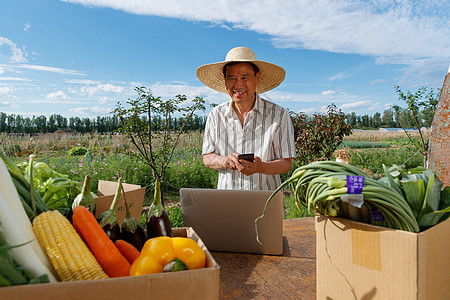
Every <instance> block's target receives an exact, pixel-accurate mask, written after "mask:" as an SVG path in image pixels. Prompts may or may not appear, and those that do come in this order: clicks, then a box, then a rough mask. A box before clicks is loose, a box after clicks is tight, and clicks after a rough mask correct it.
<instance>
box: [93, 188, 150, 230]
mask: <svg viewBox="0 0 450 300" xmlns="http://www.w3.org/2000/svg"><path fill="white" fill-rule="evenodd" d="M122 186H123V189H124V191H125V197H126V199H127V204H128V209H129V210H130V214H131V215H132V216H133V217H135V218H136V220H138V221H139V220H140V216H141V214H142V205H143V203H144V196H145V187H144V188H141V186H140V185H135V184H128V183H123V184H122ZM97 190H98V191H97V195H98V197H97V198H95V205H96V209H95V216H96V217H98V216H99V215H100V214H101V213H103V212H104V211H106V210H108V209H109V208H110V207H111V203H112V201H113V199H114V196H115V194H116V191H117V182H112V181H105V180H99V181H98V188H97ZM125 214H126V210H125V202H124V200H123V194H122V193H121V194H120V199H119V204H118V206H117V220H118V222H119V225H120V224H122V222H123V219H125Z"/></svg>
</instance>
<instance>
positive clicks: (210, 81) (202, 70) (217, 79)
mask: <svg viewBox="0 0 450 300" xmlns="http://www.w3.org/2000/svg"><path fill="white" fill-rule="evenodd" d="M233 61H234V62H239V61H240V62H252V63H254V64H255V65H256V66H257V67H258V68H259V81H258V85H257V86H256V93H258V94H261V93H264V92H267V91H270V90H272V89H274V88H276V87H277V86H279V85H280V84H281V83H282V82H283V80H284V77H285V76H286V71H285V70H284V69H283V68H282V67H280V66H277V65H274V64H272V63H269V62H265V61H261V60H253V61H249V60H242V61H241V60H233ZM229 62H231V61H223V62H217V63H212V64H206V65H203V66H200V67H199V68H198V69H197V72H196V73H197V78H198V79H200V81H201V82H203V83H204V84H205V85H206V86H208V87H210V88H212V89H213V90H216V91H218V92H221V93H227V90H226V88H225V79H224V77H223V67H224V66H225V65H226V64H227V63H229Z"/></svg>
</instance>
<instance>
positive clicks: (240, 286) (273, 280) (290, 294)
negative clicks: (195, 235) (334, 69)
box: [212, 218, 316, 299]
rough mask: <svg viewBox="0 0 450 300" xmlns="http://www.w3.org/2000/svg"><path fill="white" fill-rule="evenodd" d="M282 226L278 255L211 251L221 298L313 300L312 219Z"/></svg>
mask: <svg viewBox="0 0 450 300" xmlns="http://www.w3.org/2000/svg"><path fill="white" fill-rule="evenodd" d="M283 227H284V228H283V235H284V246H283V248H284V252H283V255H281V256H274V255H259V254H243V253H225V252H212V255H213V257H214V259H215V260H216V262H217V263H218V264H219V266H220V292H219V295H220V298H221V299H239V298H241V299H272V298H280V299H289V298H291V299H315V297H316V277H315V272H316V261H315V247H316V244H315V230H314V218H298V219H287V220H284V223H283Z"/></svg>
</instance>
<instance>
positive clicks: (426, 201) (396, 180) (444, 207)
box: [380, 165, 450, 229]
mask: <svg viewBox="0 0 450 300" xmlns="http://www.w3.org/2000/svg"><path fill="white" fill-rule="evenodd" d="M383 167H384V170H385V174H386V176H385V177H383V178H382V179H380V180H382V181H383V182H385V183H387V184H389V185H390V186H392V187H393V185H398V188H400V190H401V192H402V194H403V196H404V197H405V199H406V201H407V202H408V204H409V206H410V207H411V209H412V211H413V214H414V216H415V217H416V219H417V222H418V224H419V226H420V227H421V229H426V228H428V227H431V226H434V225H436V224H438V223H439V222H442V221H443V220H446V219H447V218H448V217H449V216H450V187H445V188H444V189H443V188H442V187H443V183H442V182H441V181H440V180H439V178H438V177H437V176H436V174H435V173H434V172H433V171H432V170H428V169H425V168H423V167H417V168H414V169H411V170H406V169H405V168H404V167H403V166H397V165H393V166H392V167H390V168H387V167H385V166H383Z"/></svg>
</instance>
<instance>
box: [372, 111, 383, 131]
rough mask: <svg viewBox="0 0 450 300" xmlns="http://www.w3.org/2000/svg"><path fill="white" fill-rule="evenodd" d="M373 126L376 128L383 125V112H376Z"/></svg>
mask: <svg viewBox="0 0 450 300" xmlns="http://www.w3.org/2000/svg"><path fill="white" fill-rule="evenodd" d="M372 126H373V127H374V128H380V127H381V114H380V113H379V112H376V113H375V114H374V115H373V117H372Z"/></svg>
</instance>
